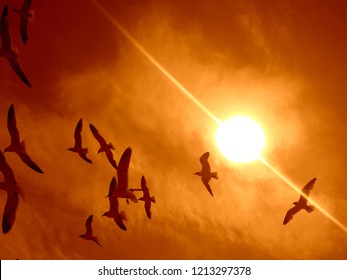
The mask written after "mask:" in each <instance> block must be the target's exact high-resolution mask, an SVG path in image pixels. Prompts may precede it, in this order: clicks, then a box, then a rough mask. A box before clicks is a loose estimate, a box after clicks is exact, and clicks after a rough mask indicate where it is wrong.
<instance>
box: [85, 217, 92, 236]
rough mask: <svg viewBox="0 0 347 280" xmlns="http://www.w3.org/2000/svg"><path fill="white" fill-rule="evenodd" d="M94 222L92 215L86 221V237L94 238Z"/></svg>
mask: <svg viewBox="0 0 347 280" xmlns="http://www.w3.org/2000/svg"><path fill="white" fill-rule="evenodd" d="M92 221H93V215H90V216H89V217H88V219H87V220H86V235H88V236H93V229H92Z"/></svg>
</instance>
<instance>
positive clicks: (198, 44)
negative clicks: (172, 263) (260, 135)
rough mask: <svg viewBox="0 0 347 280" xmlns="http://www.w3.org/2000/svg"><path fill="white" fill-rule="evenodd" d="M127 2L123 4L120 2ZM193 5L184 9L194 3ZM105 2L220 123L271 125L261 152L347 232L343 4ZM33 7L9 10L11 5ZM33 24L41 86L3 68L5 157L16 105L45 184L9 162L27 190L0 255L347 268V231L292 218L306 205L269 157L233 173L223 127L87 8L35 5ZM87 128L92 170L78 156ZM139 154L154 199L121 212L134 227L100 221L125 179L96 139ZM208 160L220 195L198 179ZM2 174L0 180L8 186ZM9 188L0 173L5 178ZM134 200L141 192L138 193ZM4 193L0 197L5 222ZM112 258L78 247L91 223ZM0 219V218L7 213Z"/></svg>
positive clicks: (1, 138) (31, 55)
mask: <svg viewBox="0 0 347 280" xmlns="http://www.w3.org/2000/svg"><path fill="white" fill-rule="evenodd" d="M125 2H126V3H125ZM188 2H189V4H188ZM258 2H259V1H247V4H246V3H245V1H226V0H224V1H223V0H218V1H213V3H212V1H209V2H206V3H201V1H159V0H148V1H105V0H104V1H102V0H100V3H101V4H103V5H104V6H105V7H106V8H107V9H108V11H109V13H110V14H112V15H113V16H114V18H115V19H116V20H117V21H118V22H119V23H120V24H122V26H123V27H124V28H125V29H126V30H127V31H128V32H129V33H130V34H131V35H132V36H133V37H134V38H136V40H137V41H138V42H140V43H141V45H142V46H143V47H144V48H145V49H146V50H147V51H148V52H149V53H150V54H151V55H152V56H153V57H154V58H155V59H157V61H158V62H159V63H161V64H162V65H163V66H164V67H165V68H166V69H167V70H168V71H169V72H170V73H171V74H172V75H173V76H174V77H175V78H176V79H177V80H178V81H179V82H180V83H181V84H182V85H184V86H185V87H186V88H187V89H188V90H189V91H190V92H191V93H192V94H193V95H194V96H195V97H196V98H197V99H198V100H199V101H200V102H202V103H203V104H204V105H205V106H206V107H207V108H208V109H209V110H210V111H211V112H212V113H213V114H214V115H215V116H216V117H217V118H218V119H220V120H225V119H227V118H228V117H231V116H234V115H238V114H242V115H246V116H249V117H251V118H253V119H255V120H256V121H258V122H259V123H260V124H261V126H262V127H263V129H264V131H265V134H266V138H267V144H266V148H265V149H264V151H263V154H262V155H263V157H264V158H265V159H266V160H267V161H268V162H269V163H270V164H272V165H273V166H274V167H275V168H277V169H278V170H279V171H280V172H281V173H283V175H285V176H286V177H287V178H289V179H290V180H291V181H293V182H294V183H295V184H297V185H298V186H299V187H300V188H301V187H302V186H303V185H304V184H306V183H307V182H308V181H309V180H310V179H312V178H313V177H317V182H316V185H315V188H314V189H313V191H312V193H311V196H312V198H313V199H314V200H315V201H316V202H318V203H319V204H320V205H321V206H322V207H324V208H325V209H326V210H327V211H329V212H330V213H331V214H333V215H334V216H335V217H336V218H337V219H339V220H340V221H341V222H342V223H343V224H345V225H347V187H346V186H345V183H344V181H345V180H344V175H345V167H346V166H347V149H346V139H347V129H346V125H345V120H346V109H345V108H346V105H347V104H346V97H345V96H346V94H347V92H346V88H347V80H346V78H345V73H347V64H346V63H345V62H346V54H347V51H346V49H347V41H346V40H347V39H346V36H345V26H346V24H347V22H346V21H347V19H346V17H345V12H344V11H345V10H346V8H347V7H345V6H343V4H340V2H341V3H343V1H333V2H331V3H324V4H322V3H317V1H281V3H278V1H266V4H264V3H262V4H258ZM5 3H8V5H9V8H10V10H11V9H12V8H13V7H19V6H21V5H22V1H19V0H13V1H7V2H5V1H0V9H1V10H2V9H3V7H4V5H5ZM33 9H34V10H35V22H34V23H33V24H31V23H29V40H28V43H27V44H26V45H23V44H22V43H21V41H20V36H19V33H18V32H17V31H18V17H17V15H16V14H14V13H13V12H10V14H9V20H10V29H11V32H12V38H13V44H14V46H18V48H19V50H20V53H21V58H20V63H21V65H22V68H23V70H24V72H25V73H26V75H27V77H28V78H29V80H30V82H31V84H32V88H31V89H30V88H28V87H26V86H25V85H24V84H23V83H22V82H21V81H20V80H19V79H18V78H17V76H16V75H15V74H14V73H13V72H12V71H11V69H10V67H9V65H8V63H7V61H6V60H4V59H3V58H2V59H1V60H0V73H1V75H0V95H1V97H0V98H1V102H0V120H1V122H0V147H1V149H4V148H5V147H6V146H8V144H9V141H10V138H9V135H8V131H7V128H6V118H7V110H8V108H9V106H10V105H11V104H14V106H15V111H16V117H17V125H18V128H19V130H20V133H21V137H22V138H23V140H25V141H26V145H27V150H28V152H29V154H30V155H31V156H32V158H33V159H34V160H35V161H36V162H37V163H38V164H39V166H40V167H41V169H43V171H44V174H43V175H42V174H38V173H35V172H33V171H32V170H31V169H29V168H27V167H26V166H25V165H24V164H23V163H22V162H21V161H20V160H19V158H18V156H17V155H15V154H10V153H9V154H6V159H7V161H8V163H9V164H10V165H11V167H12V169H13V171H14V174H15V177H16V180H17V181H18V183H19V184H20V185H21V187H22V189H23V190H24V192H25V196H26V201H23V200H20V202H19V207H18V210H17V218H16V222H15V224H14V226H13V228H12V230H11V231H10V233H9V234H6V235H3V234H1V235H0V248H1V250H0V259H16V258H17V257H18V258H20V259H346V258H347V234H346V233H345V232H343V231H342V230H341V229H340V228H338V227H337V226H336V225H335V224H333V223H332V222H331V221H330V220H328V219H327V218H326V217H325V216H324V215H323V214H322V213H320V212H319V211H314V212H312V213H311V214H307V213H305V212H300V213H299V214H298V215H297V216H295V217H294V219H293V220H292V221H291V222H290V223H288V224H287V225H286V226H283V225H282V221H283V218H284V215H285V213H286V211H287V210H288V209H289V208H290V207H291V203H292V202H294V201H297V199H298V195H297V193H296V192H295V191H293V190H292V189H291V188H290V187H289V186H287V185H286V184H285V183H284V182H283V181H281V180H280V179H279V178H278V177H277V176H275V175H274V174H273V173H272V172H271V171H269V170H268V169H267V168H266V167H265V166H264V165H263V164H261V163H260V162H257V161H255V162H253V163H247V164H235V163H231V162H228V161H227V160H226V159H225V158H224V157H223V156H222V155H221V154H220V152H219V150H218V148H217V147H216V145H215V140H214V134H215V132H216V129H217V126H216V123H215V122H214V121H213V120H212V119H211V118H209V117H208V116H207V115H206V114H204V113H203V112H202V111H201V110H200V109H199V108H198V107H197V106H196V105H194V104H193V103H192V102H191V101H190V100H189V99H187V98H186V97H185V96H183V95H182V94H181V92H180V91H179V89H178V88H177V87H176V86H175V85H173V84H172V83H171V82H170V81H169V80H168V79H167V78H166V77H165V76H164V75H163V74H162V73H161V72H160V71H158V69H157V68H155V67H154V66H153V65H152V64H151V62H149V61H148V59H146V58H145V57H144V56H143V55H142V54H141V53H140V52H139V51H138V50H137V49H136V48H135V47H134V46H133V45H132V44H131V43H130V42H129V41H128V40H127V39H126V38H125V37H124V36H123V35H122V34H121V33H120V32H119V31H118V30H117V29H116V28H115V27H114V26H113V25H112V24H111V23H110V21H108V20H107V19H106V18H105V17H104V16H103V15H102V13H100V12H99V11H98V10H97V9H96V7H95V6H94V5H93V4H92V3H90V2H89V1H85V0H83V1H82V0H76V1H39V0H37V1H35V0H34V1H33ZM81 117H82V118H83V131H82V137H83V143H84V146H87V147H88V148H89V151H90V153H89V157H90V158H91V159H92V161H93V164H92V165H90V164H88V163H86V162H84V161H83V160H82V159H80V158H79V157H78V156H77V155H75V154H73V153H71V152H67V151H66V149H67V148H69V147H72V146H73V132H74V129H75V126H76V124H77V121H78V120H79V119H80V118H81ZM89 123H93V124H94V125H95V126H96V127H97V128H98V129H99V131H100V133H101V134H102V135H103V136H104V137H105V138H106V140H107V141H110V142H112V143H113V144H114V146H115V149H116V150H115V157H116V160H117V161H118V160H119V158H120V156H121V154H122V152H123V151H124V150H125V149H126V148H127V147H128V146H131V147H132V149H133V153H132V158H131V162H130V171H129V172H130V174H129V177H130V178H129V180H130V185H131V186H133V187H136V188H137V187H139V186H140V179H141V176H142V175H144V176H145V177H146V179H147V183H148V187H149V188H150V191H151V194H152V195H154V196H155V197H156V201H157V203H156V204H154V205H153V207H152V220H149V219H148V218H147V216H146V214H145V211H144V208H143V203H142V202H139V203H138V204H134V203H131V202H130V204H129V205H127V204H126V202H125V201H124V200H121V201H120V210H124V211H125V212H126V214H127V217H128V221H126V222H125V223H126V226H127V228H128V230H127V231H126V232H124V231H122V230H120V229H119V228H118V227H117V225H116V224H115V223H114V222H113V221H112V220H111V219H108V218H106V217H101V215H102V214H103V213H104V212H105V211H107V210H108V207H109V203H108V200H107V199H105V198H104V197H105V195H106V194H107V192H108V186H109V182H110V180H111V178H112V176H115V175H116V172H115V170H114V169H113V168H112V166H111V165H110V164H109V163H108V162H107V159H106V157H105V155H104V154H100V155H96V153H97V150H98V144H97V142H96V141H95V139H94V138H93V136H92V135H91V133H90V130H89V127H88V124H89ZM206 151H209V152H210V163H211V168H212V171H218V174H219V180H218V181H216V180H213V181H211V187H212V189H213V192H214V197H211V196H210V195H209V193H208V192H207V191H206V189H205V188H204V186H203V185H202V183H201V181H200V179H199V178H198V177H197V176H194V175H192V174H193V173H194V172H196V171H199V170H200V168H201V166H200V163H199V157H200V156H201V155H202V154H203V153H204V152H206ZM0 176H1V175H0ZM1 178H2V177H1ZM138 196H139V194H138ZM5 199H6V194H5V192H1V193H0V209H1V213H2V211H3V205H4V203H5ZM90 214H94V221H93V230H94V234H95V235H97V236H98V237H99V239H100V243H101V244H102V245H103V248H101V247H99V246H97V245H96V244H95V243H93V242H90V241H86V240H83V239H81V238H77V236H78V235H80V234H82V233H84V231H85V227H84V223H85V220H86V218H87V217H88V216H89V215H90ZM1 215H2V214H1Z"/></svg>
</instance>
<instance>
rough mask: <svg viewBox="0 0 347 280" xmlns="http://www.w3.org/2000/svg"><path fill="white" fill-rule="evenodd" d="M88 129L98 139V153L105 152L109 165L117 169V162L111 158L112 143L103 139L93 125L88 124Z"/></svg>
mask: <svg viewBox="0 0 347 280" xmlns="http://www.w3.org/2000/svg"><path fill="white" fill-rule="evenodd" d="M89 127H90V130H91V132H92V133H93V135H94V137H95V139H96V140H98V142H99V144H100V149H99V150H98V154H99V153H101V152H105V154H106V157H107V159H108V161H109V162H110V163H111V165H112V166H113V167H114V168H115V169H117V163H116V161H115V160H114V158H113V153H112V151H111V150H114V147H113V145H112V143H108V144H107V143H106V141H105V139H104V138H103V137H102V136H101V135H100V134H99V131H98V130H97V129H96V128H95V126H94V125H92V124H89Z"/></svg>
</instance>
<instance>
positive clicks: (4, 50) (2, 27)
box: [0, 5, 31, 87]
mask: <svg viewBox="0 0 347 280" xmlns="http://www.w3.org/2000/svg"><path fill="white" fill-rule="evenodd" d="M0 38H1V48H0V57H4V58H6V59H7V61H8V63H9V64H10V66H11V68H12V70H13V71H14V72H15V73H16V75H17V76H18V77H19V78H20V79H21V80H22V81H23V82H24V83H25V84H26V85H27V86H28V87H31V84H30V82H29V80H28V78H27V77H26V76H25V74H24V72H23V70H22V68H21V66H20V64H19V61H18V58H19V50H18V48H16V47H12V39H11V34H10V29H9V20H8V7H7V5H5V7H4V9H3V10H2V14H1V19H0Z"/></svg>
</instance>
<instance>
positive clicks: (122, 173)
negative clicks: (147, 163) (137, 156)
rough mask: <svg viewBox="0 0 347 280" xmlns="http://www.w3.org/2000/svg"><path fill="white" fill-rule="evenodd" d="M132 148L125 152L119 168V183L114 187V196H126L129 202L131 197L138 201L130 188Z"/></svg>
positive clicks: (132, 199)
mask: <svg viewBox="0 0 347 280" xmlns="http://www.w3.org/2000/svg"><path fill="white" fill-rule="evenodd" d="M131 153H132V149H131V148H130V147H128V148H126V149H125V151H124V152H123V154H122V156H121V158H120V160H119V163H118V168H117V177H118V184H117V186H116V187H115V188H114V189H113V192H112V196H115V197H118V198H125V199H126V201H127V203H128V204H129V199H130V200H131V201H133V202H135V203H137V198H136V195H135V193H134V192H132V191H131V190H130V189H129V188H128V184H129V174H128V172H129V164H130V158H131Z"/></svg>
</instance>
